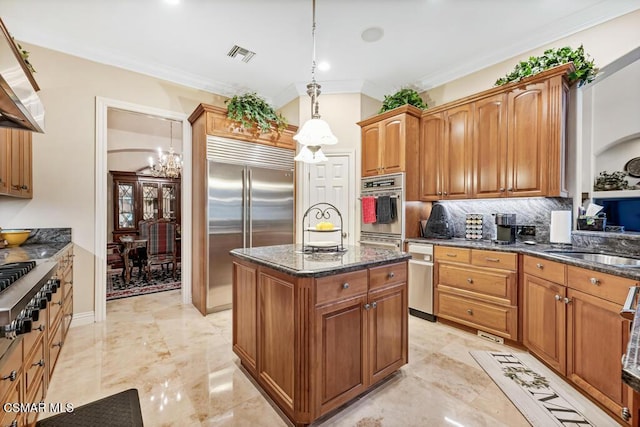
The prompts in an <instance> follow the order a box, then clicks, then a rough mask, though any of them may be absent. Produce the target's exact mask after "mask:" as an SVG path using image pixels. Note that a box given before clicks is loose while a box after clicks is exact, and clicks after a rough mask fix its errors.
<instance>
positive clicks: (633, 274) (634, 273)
mask: <svg viewBox="0 0 640 427" xmlns="http://www.w3.org/2000/svg"><path fill="white" fill-rule="evenodd" d="M407 242H409V243H431V244H433V245H440V246H457V247H464V248H473V249H484V250H490V251H501V252H516V253H521V254H526V255H533V256H537V257H540V258H544V259H548V260H551V261H557V262H561V263H563V264H567V265H574V266H576V267H582V268H588V269H590V270H594V271H599V272H601V273H608V274H614V275H616V276H620V277H626V278H629V279H635V280H640V268H638V267H635V268H633V267H631V268H630V267H626V268H625V267H617V266H614V265H607V264H601V263H599V262H593V261H587V260H582V259H577V258H569V257H566V256H562V255H559V254H558V252H559V251H575V252H599V251H598V250H590V249H589V248H584V247H575V246H571V245H554V244H545V243H536V244H535V245H528V244H525V243H522V242H516V243H514V244H511V245H499V244H496V243H493V242H492V241H490V240H466V239H459V238H458V239H455V238H454V239H447V240H444V239H424V238H413V239H407ZM607 253H610V254H611V253H612V252H607ZM618 255H620V256H627V255H626V254H618Z"/></svg>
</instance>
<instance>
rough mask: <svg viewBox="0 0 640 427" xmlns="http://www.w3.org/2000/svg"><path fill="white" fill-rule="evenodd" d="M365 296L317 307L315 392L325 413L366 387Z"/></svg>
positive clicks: (322, 412) (322, 411) (321, 409)
mask: <svg viewBox="0 0 640 427" xmlns="http://www.w3.org/2000/svg"><path fill="white" fill-rule="evenodd" d="M365 303H366V297H365V296H364V295H363V296H362V297H359V298H353V299H349V300H347V301H342V302H339V303H335V304H330V305H326V306H323V307H321V308H318V309H316V315H315V317H316V319H315V328H316V332H315V336H316V342H317V344H318V353H317V357H316V358H317V360H318V364H319V365H320V367H319V369H318V370H317V371H316V372H317V375H319V376H320V378H317V380H316V387H317V388H316V396H317V399H319V402H317V404H318V406H319V408H320V413H321V414H325V413H327V412H329V411H331V410H332V409H334V408H337V407H338V406H341V405H342V404H344V403H346V402H348V401H349V400H351V399H352V398H354V397H355V396H357V395H358V394H360V393H362V392H363V391H364V390H365V388H366V380H367V377H366V372H365V367H366V363H365V358H366V357H367V351H366V333H365V331H366V314H367V312H366V311H365V309H364V306H365Z"/></svg>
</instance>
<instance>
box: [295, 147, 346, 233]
mask: <svg viewBox="0 0 640 427" xmlns="http://www.w3.org/2000/svg"><path fill="white" fill-rule="evenodd" d="M326 156H327V158H328V160H327V161H326V162H323V163H319V164H312V165H308V178H309V179H308V191H306V194H307V197H306V198H305V199H306V202H307V203H306V204H305V207H304V210H306V209H307V208H308V207H309V206H312V205H314V204H315V203H320V202H325V203H331V204H332V205H334V206H335V207H336V208H337V209H338V210H339V211H340V214H341V215H342V222H343V230H342V233H343V235H344V244H345V245H354V244H355V235H356V233H355V222H354V221H355V218H356V216H355V206H356V203H354V202H353V200H354V199H355V197H356V192H355V176H354V170H353V169H354V167H353V165H352V159H353V156H352V155H351V154H332V153H326ZM350 200H351V201H352V203H349V201H350ZM334 216H335V215H332V218H331V222H333V223H334V224H335V225H336V226H338V225H339V220H338V218H335V219H334ZM311 234H314V235H313V236H309V239H310V241H316V240H332V241H338V242H339V241H340V233H338V232H336V233H311Z"/></svg>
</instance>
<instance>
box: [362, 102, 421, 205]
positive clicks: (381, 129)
mask: <svg viewBox="0 0 640 427" xmlns="http://www.w3.org/2000/svg"><path fill="white" fill-rule="evenodd" d="M421 114H422V110H420V109H419V108H416V107H414V106H411V105H404V106H402V107H398V108H395V109H393V110H390V111H387V112H385V113H382V114H379V115H377V116H374V117H371V118H369V119H367V120H363V121H361V122H359V123H358V125H360V127H361V128H362V176H363V177H364V176H374V175H386V174H390V173H397V172H406V179H405V182H406V186H407V189H406V194H407V200H416V199H417V196H418V185H417V182H418V179H419V175H418V150H419V148H418V140H419V132H420V129H419V123H420V115H421Z"/></svg>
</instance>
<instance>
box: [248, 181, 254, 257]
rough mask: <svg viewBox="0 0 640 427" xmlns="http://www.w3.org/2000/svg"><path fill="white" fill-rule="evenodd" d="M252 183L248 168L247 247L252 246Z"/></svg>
mask: <svg viewBox="0 0 640 427" xmlns="http://www.w3.org/2000/svg"><path fill="white" fill-rule="evenodd" d="M252 183H253V173H252V171H251V169H249V191H248V192H247V194H248V198H249V209H248V212H249V215H248V217H249V220H248V221H247V222H248V223H249V247H250V248H252V247H253V194H252V192H253V189H252V188H251V187H252V185H251V184H252Z"/></svg>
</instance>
